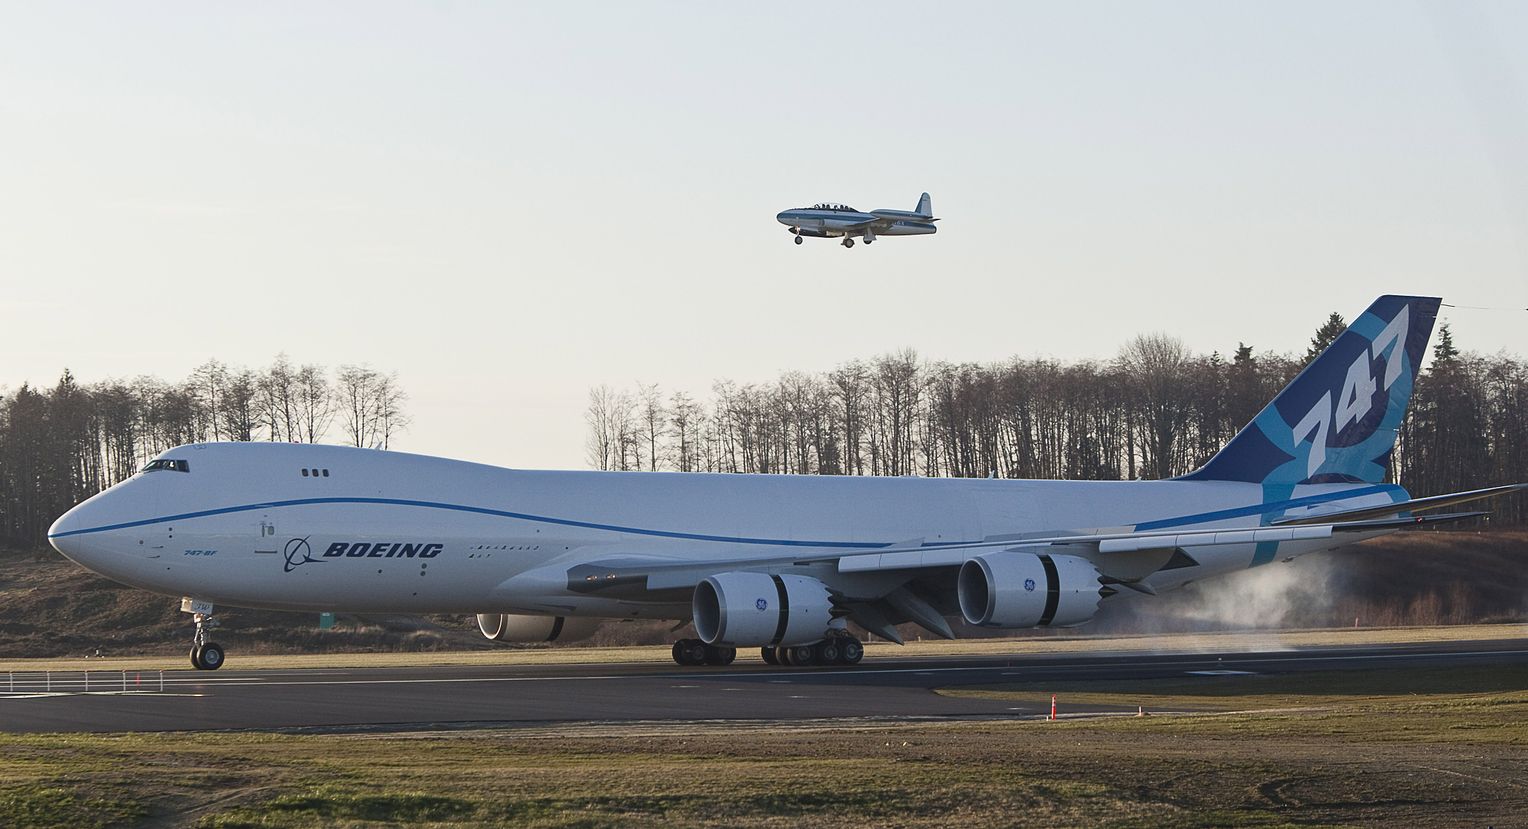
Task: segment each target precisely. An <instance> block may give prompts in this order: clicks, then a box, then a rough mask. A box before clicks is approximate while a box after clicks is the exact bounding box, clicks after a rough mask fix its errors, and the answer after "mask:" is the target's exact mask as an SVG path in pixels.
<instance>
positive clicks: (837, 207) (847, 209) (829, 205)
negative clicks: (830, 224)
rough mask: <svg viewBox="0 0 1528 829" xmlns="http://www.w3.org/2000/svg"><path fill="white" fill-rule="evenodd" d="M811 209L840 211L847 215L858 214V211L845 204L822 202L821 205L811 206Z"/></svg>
mask: <svg viewBox="0 0 1528 829" xmlns="http://www.w3.org/2000/svg"><path fill="white" fill-rule="evenodd" d="M811 209H812V210H842V211H845V212H848V213H858V212H859V211H858V210H855V209H854V208H852V207H850V206H849V205H847V204H834V203H832V202H823V203H822V204H814V205H812V207H811Z"/></svg>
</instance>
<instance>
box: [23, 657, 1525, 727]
mask: <svg viewBox="0 0 1528 829" xmlns="http://www.w3.org/2000/svg"><path fill="white" fill-rule="evenodd" d="M1485 663H1494V664H1502V663H1510V664H1519V665H1528V639H1515V640H1491V641H1479V642H1440V643H1424V644H1404V645H1373V646H1366V647H1361V648H1354V647H1339V648H1309V649H1302V650H1285V651H1270V652H1263V653H1156V654H1142V653H1128V654H1126V653H1115V654H1110V653H1089V654H1080V655H1034V654H1025V655H1015V656H1012V657H1008V656H952V657H938V658H905V657H896V656H875V657H867V658H866V660H865V661H864V662H863V663H862V664H860V665H858V666H856V667H852V668H847V667H845V668H785V667H773V666H769V665H765V664H764V663H763V662H762V661H760V660H759V659H758V657H757V655H756V652H746V653H744V654H742V655H740V656H739V659H738V661H737V662H736V663H734V664H733V665H732V666H729V667H726V668H716V667H710V668H679V667H677V666H674V665H658V664H585V665H535V666H518V665H517V666H505V667H481V666H479V667H421V668H353V669H352V668H347V669H333V670H324V669H307V670H265V671H239V670H238V669H237V667H228V668H224V669H223V670H221V671H217V672H203V671H191V670H187V671H169V672H166V673H165V676H164V683H165V687H164V691H163V692H159V691H158V690H157V689H158V675H157V674H155V675H154V676H145V677H142V682H143V685H141V686H140V685H137V684H136V683H133V682H130V683H129V687H130V688H141V687H144V686H147V687H148V688H149V689H150V690H149V691H146V692H145V691H137V690H130V691H128V692H126V693H123V692H122V691H121V690H120V687H119V686H118V687H113V686H114V685H115V680H113V679H112V678H111V677H110V675H108V676H107V677H105V678H102V677H101V676H100V675H98V676H97V682H98V684H97V685H96V686H95V689H93V690H91V691H90V692H82V691H80V690H69V691H66V692H63V693H58V692H56V689H55V692H38V691H37V690H36V686H35V685H30V686H26V687H24V688H21V689H19V692H18V693H14V694H10V693H6V690H7V688H6V686H5V685H3V684H0V731H6V732H13V733H37V732H69V731H76V732H78V731H170V730H207V729H257V730H274V729H284V730H286V729H313V730H320V731H410V730H435V729H452V728H481V727H494V728H514V727H528V726H538V727H545V726H547V725H550V724H555V723H559V722H564V723H575V722H576V723H589V722H654V721H658V722H662V721H674V722H679V721H687V722H688V721H716V720H782V721H790V720H833V719H837V718H855V719H861V720H897V719H920V720H928V719H935V720H937V719H950V720H959V719H983V718H1022V717H1037V716H1042V715H1044V714H1045V713H1048V711H1049V698H1048V697H1046V696H1044V695H1043V694H1038V695H1037V698H1036V699H1035V700H1034V701H1033V702H1032V703H1027V704H1026V703H1015V702H1013V701H1003V700H981V699H968V698H951V697H944V696H940V695H937V694H935V693H934V689H936V688H949V687H958V686H962V685H988V684H996V683H1012V682H1026V683H1028V682H1037V683H1044V682H1056V683H1062V682H1067V683H1073V684H1075V683H1076V682H1078V681H1088V680H1121V679H1147V678H1160V677H1185V676H1203V677H1204V680H1205V681H1206V682H1213V681H1215V679H1214V674H1215V672H1249V673H1256V674H1276V673H1296V672H1310V671H1327V670H1353V669H1362V668H1378V667H1384V668H1397V667H1406V666H1417V667H1422V666H1426V667H1446V666H1459V665H1470V664H1485ZM237 664H238V654H237V653H234V654H231V655H230V657H229V665H230V666H237ZM131 679H137V677H133V678H131ZM0 682H4V678H3V677H0ZM102 685H107V686H108V688H107V690H98V689H99V688H101V686H102ZM1061 704H1062V711H1063V713H1065V714H1069V715H1076V714H1107V713H1125V712H1124V711H1121V710H1120V709H1111V708H1109V707H1106V706H1071V705H1068V704H1067V703H1066V701H1065V700H1064V699H1063V700H1062V703H1061ZM1129 713H1134V709H1129Z"/></svg>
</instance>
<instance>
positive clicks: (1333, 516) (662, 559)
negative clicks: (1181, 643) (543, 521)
mask: <svg viewBox="0 0 1528 829" xmlns="http://www.w3.org/2000/svg"><path fill="white" fill-rule="evenodd" d="M1523 489H1528V484H1513V485H1509V486H1499V487H1490V488H1488V489H1481V490H1472V491H1469V492H1459V493H1450V494H1448V495H1440V496H1433V497H1430V498H1417V499H1411V500H1408V501H1402V502H1399V503H1394V504H1387V505H1385V506H1382V507H1365V508H1360V509H1350V510H1341V511H1337V512H1333V513H1329V514H1327V515H1324V516H1319V517H1317V516H1297V517H1294V518H1292V519H1285V520H1281V521H1278V522H1275V523H1274V524H1272V525H1270V526H1263V527H1250V528H1244V529H1204V530H1176V531H1161V530H1153V531H1147V532H1139V531H1133V530H1120V531H1115V532H1092V533H1078V532H1067V531H1060V532H1055V533H1047V534H1041V535H1031V536H1027V537H1019V538H1015V537H1007V538H994V539H987V540H982V541H976V542H967V543H954V544H939V545H930V544H925V543H924V541H923V539H911V540H908V541H905V542H902V543H898V544H893V545H890V546H888V547H880V548H876V549H874V550H843V549H824V548H807V549H797V550H793V551H791V552H788V553H781V552H773V553H769V554H763V555H761V554H759V553H758V552H756V551H755V550H752V549H747V548H742V547H738V548H734V549H733V550H729V552H735V553H736V555H727V554H725V553H724V554H722V555H718V556H715V557H712V558H707V559H702V560H697V559H694V558H690V557H680V556H668V555H649V554H643V553H640V552H631V553H615V552H607V553H602V554H600V555H598V556H594V557H589V558H584V559H574V560H568V559H564V560H563V561H562V562H560V563H556V564H552V565H549V566H548V567H547V568H540V572H539V573H538V574H537V575H536V576H535V578H537V579H538V581H540V583H541V584H545V585H547V586H549V587H550V586H552V585H553V584H557V585H559V586H561V585H565V586H566V589H567V590H568V592H570V593H577V594H583V595H588V596H599V597H603V598H610V599H621V600H629V601H639V602H669V603H676V604H678V603H688V601H689V598H690V596H691V594H692V593H693V591H694V589H695V587H696V585H698V584H700V582H702V581H704V580H705V579H707V578H709V577H711V576H714V575H717V574H720V573H724V572H730V571H753V572H767V573H773V574H789V573H797V574H801V575H812V576H815V577H817V578H819V579H823V580H825V581H830V582H834V583H835V585H836V586H835V589H840V590H841V591H842V592H843V594H844V595H843V596H841V597H840V599H841V600H842V603H843V605H844V607H845V608H846V609H847V610H848V613H849V617H850V618H851V619H852V620H854V621H855V622H856V623H857V624H860V626H861V627H864V628H866V629H867V630H870V631H872V632H874V633H875V634H876V635H878V636H883V637H885V638H888V639H893V640H895V639H896V638H897V637H896V631H895V626H896V625H897V624H900V623H902V622H916V623H918V624H920V625H922V626H923V627H924V628H926V629H928V630H931V631H933V632H935V633H937V634H939V635H941V636H949V637H953V634H952V633H951V632H950V630H949V626H948V624H947V623H946V622H944V621H943V616H946V615H953V612H954V611H953V609H952V608H951V607H950V606H949V605H948V603H947V602H942V601H941V600H940V599H939V598H938V597H932V598H931V597H930V591H928V590H917V589H914V588H915V587H916V586H917V583H918V582H920V580H925V583H926V584H937V583H940V582H941V580H943V579H946V577H948V576H949V575H950V574H951V573H952V572H953V571H955V570H957V569H958V568H960V567H961V566H963V565H964V564H965V563H966V561H967V560H969V559H970V558H972V557H973V556H976V555H982V554H992V553H1001V552H1010V553H1015V554H1020V553H1028V554H1040V553H1051V554H1060V555H1069V556H1077V557H1081V558H1085V559H1088V560H1089V561H1090V562H1091V563H1092V564H1093V566H1094V567H1095V568H1096V569H1097V571H1098V573H1099V574H1100V577H1101V578H1100V582H1101V583H1102V584H1104V585H1105V586H1118V587H1122V588H1127V589H1131V590H1135V591H1138V592H1142V593H1148V594H1154V592H1155V591H1154V590H1153V588H1152V587H1151V586H1150V585H1149V584H1147V583H1146V582H1145V579H1146V578H1147V577H1149V576H1151V575H1152V574H1153V573H1156V572H1157V571H1159V570H1162V569H1164V568H1166V567H1169V566H1174V565H1172V563H1173V562H1175V561H1178V560H1181V559H1185V558H1186V559H1187V560H1188V563H1189V564H1192V563H1193V559H1192V555H1193V554H1194V552H1192V551H1198V550H1206V549H1213V548H1215V547H1223V546H1229V545H1248V544H1259V543H1264V542H1285V541H1309V540H1320V539H1329V538H1333V537H1337V536H1340V535H1343V534H1352V533H1374V532H1384V531H1390V530H1397V529H1402V528H1407V527H1415V526H1419V525H1432V524H1441V523H1446V522H1451V521H1461V520H1465V519H1469V518H1476V517H1479V516H1482V515H1485V514H1486V513H1484V512H1461V513H1446V514H1434V515H1413V514H1411V513H1412V512H1413V511H1416V510H1421V509H1429V508H1437V507H1443V506H1450V505H1454V504H1460V503H1467V502H1469V501H1475V500H1479V499H1483V498H1489V497H1493V496H1497V495H1503V494H1506V493H1509V492H1515V491H1519V490H1523ZM928 579H933V580H934V581H933V582H926V580H928Z"/></svg>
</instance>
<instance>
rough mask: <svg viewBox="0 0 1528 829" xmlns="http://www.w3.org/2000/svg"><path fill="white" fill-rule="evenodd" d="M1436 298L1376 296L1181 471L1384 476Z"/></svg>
mask: <svg viewBox="0 0 1528 829" xmlns="http://www.w3.org/2000/svg"><path fill="white" fill-rule="evenodd" d="M1440 302H1441V300H1439V299H1438V298H1436V297H1416V296H1382V297H1380V298H1379V299H1377V300H1375V301H1374V304H1373V305H1370V306H1369V309H1368V310H1367V311H1364V313H1363V315H1362V316H1360V317H1359V318H1358V319H1356V320H1354V321H1353V323H1352V324H1351V325H1349V326H1348V328H1347V330H1346V331H1343V332H1342V333H1341V334H1340V335H1338V337H1337V339H1336V340H1333V341H1332V344H1331V345H1330V346H1327V348H1326V350H1325V351H1323V352H1321V354H1320V355H1319V356H1317V357H1316V359H1315V360H1313V361H1312V362H1311V364H1310V365H1308V366H1306V367H1305V370H1304V371H1302V372H1300V374H1299V375H1298V376H1297V377H1295V379H1294V380H1293V381H1292V382H1290V384H1289V385H1288V386H1286V387H1285V388H1284V390H1283V391H1281V392H1279V394H1278V396H1276V397H1274V398H1273V402H1272V403H1269V404H1268V405H1267V406H1266V407H1264V409H1263V410H1262V411H1261V412H1259V413H1258V416H1257V417H1256V418H1254V419H1253V421H1252V422H1251V423H1249V424H1247V426H1246V427H1245V428H1243V429H1242V430H1241V431H1240V432H1237V433H1236V437H1234V438H1232V439H1231V442H1230V443H1228V444H1226V445H1225V448H1223V449H1221V450H1220V451H1219V452H1218V453H1216V455H1215V457H1213V458H1211V459H1210V461H1209V463H1206V464H1205V465H1204V466H1203V467H1201V468H1200V469H1199V470H1198V471H1196V472H1193V473H1190V474H1189V475H1186V476H1184V478H1185V479H1187V480H1209V481H1246V482H1249V483H1260V484H1264V485H1272V486H1293V485H1295V484H1302V483H1338V482H1366V483H1371V484H1377V483H1382V482H1383V481H1384V480H1385V473H1386V470H1387V469H1388V468H1389V466H1390V453H1391V450H1393V449H1394V448H1395V435H1396V430H1397V429H1398V428H1400V425H1401V420H1402V419H1403V418H1404V417H1405V416H1406V406H1407V404H1408V403H1410V402H1411V390H1412V385H1413V384H1414V383H1415V381H1416V376H1417V367H1418V366H1419V365H1420V364H1421V362H1422V354H1423V352H1424V351H1426V350H1427V340H1428V337H1430V336H1431V335H1432V328H1433V321H1434V320H1436V319H1437V316H1438V305H1439V304H1440Z"/></svg>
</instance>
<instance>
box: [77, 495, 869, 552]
mask: <svg viewBox="0 0 1528 829" xmlns="http://www.w3.org/2000/svg"><path fill="white" fill-rule="evenodd" d="M316 504H382V505H386V506H397V507H423V508H426V509H444V510H453V511H455V512H472V513H477V514H479V515H494V516H498V517H500V518H517V519H519V520H521V521H535V522H538V523H542V524H557V525H560V526H564V527H582V528H584V529H590V530H609V531H611V532H620V533H632V534H634V535H655V536H660V537H663V538H681V539H685V540H688V541H725V542H728V543H732V544H772V545H775V546H781V547H849V548H856V549H867V548H868V549H876V548H880V547H888V546H890V545H891V544H892V543H894V542H886V543H875V542H858V541H791V540H788V539H782V538H734V537H732V536H726V535H705V534H702V533H681V532H670V531H668V530H648V529H643V528H641V527H621V526H617V525H614V524H596V523H594V522H591V521H575V520H572V519H569V518H551V517H548V516H545V515H527V514H525V513H523V512H509V511H508V510H500V509H489V508H488V507H469V506H466V505H464V504H443V503H440V502H438V501H412V500H408V499H405V498H294V499H292V500H290V501H268V502H266V503H262V504H244V505H241V506H237V507H222V508H219V509H208V510H200V511H197V512H183V513H181V514H179V515H163V516H160V517H158V518H145V519H143V520H141V521H124V522H122V523H120V524H108V525H105V526H101V527H90V528H87V529H83V530H70V531H69V532H64V533H56V534H51V535H49V536H48V537H49V538H64V537H65V536H71V535H82V534H84V533H95V532H106V531H107V530H124V529H127V528H129V527H142V526H146V525H148V524H162V523H165V522H167V521H183V520H185V519H188V518H207V517H209V516H213V515H227V514H228V513H233V512H250V511H252V510H261V509H276V508H278V507H306V506H313V505H316Z"/></svg>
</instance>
